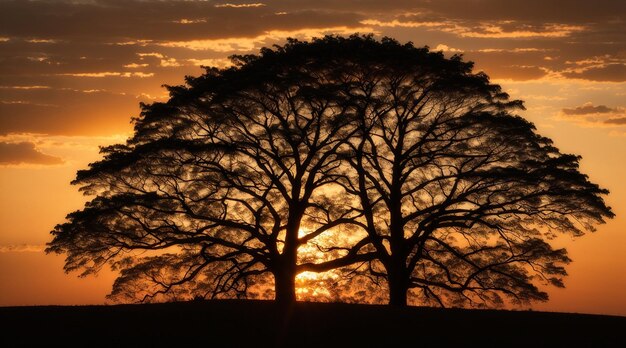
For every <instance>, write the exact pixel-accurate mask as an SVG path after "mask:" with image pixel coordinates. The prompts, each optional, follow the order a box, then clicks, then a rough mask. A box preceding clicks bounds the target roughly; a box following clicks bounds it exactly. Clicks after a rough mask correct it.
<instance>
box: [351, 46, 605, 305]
mask: <svg viewBox="0 0 626 348" xmlns="http://www.w3.org/2000/svg"><path fill="white" fill-rule="evenodd" d="M362 44H363V45H362V47H361V48H360V49H356V48H355V47H351V48H350V49H349V50H348V51H351V52H356V53H355V55H354V56H352V59H353V60H354V61H355V62H358V63H357V64H355V65H354V66H353V67H352V68H351V77H352V78H351V79H350V81H349V84H350V85H351V86H352V89H351V91H350V93H351V95H352V96H353V98H351V100H354V101H355V109H356V110H357V112H356V113H357V119H358V121H357V122H358V127H359V128H360V132H359V136H357V137H356V138H355V139H353V140H352V141H351V142H350V144H351V151H350V152H349V153H348V154H347V156H346V161H347V162H349V163H350V165H351V166H352V168H353V169H354V170H353V171H352V173H351V174H348V175H347V176H346V177H345V180H343V181H342V182H343V183H344V187H345V188H346V190H347V192H349V193H350V194H352V195H353V196H354V197H358V200H359V201H360V204H361V212H362V214H363V216H364V217H365V224H366V230H367V233H368V234H369V236H370V241H371V243H372V246H373V247H374V248H375V250H376V255H377V256H376V259H375V260H374V261H373V262H371V264H370V267H369V270H368V272H369V273H370V274H373V275H375V276H378V277H382V278H384V279H385V280H387V283H388V287H389V302H390V304H393V305H406V304H407V294H409V292H410V294H411V295H413V296H414V297H415V299H414V300H415V301H416V302H418V303H421V304H435V305H442V306H444V305H463V304H470V305H480V304H499V303H502V298H501V295H505V296H506V297H508V298H509V299H510V300H512V301H514V302H529V301H532V300H547V294H546V293H545V292H543V291H540V290H539V289H538V288H537V286H536V284H535V280H539V281H544V282H547V283H549V284H552V285H556V286H559V287H562V286H563V283H562V277H563V276H564V275H566V272H565V269H564V268H563V265H564V264H567V263H568V262H569V261H570V259H569V258H568V257H567V252H566V250H565V249H556V250H555V249H553V248H552V247H551V246H550V244H549V243H548V242H547V241H546V240H548V239H551V238H552V237H554V236H555V235H556V234H557V233H560V232H563V233H569V234H571V235H574V236H579V235H582V234H583V233H584V231H585V230H593V224H594V223H603V222H604V220H603V219H604V218H607V217H608V218H611V217H613V213H612V212H611V210H610V208H608V207H607V206H606V205H605V204H604V202H603V200H602V198H601V197H600V196H601V195H603V194H607V193H608V191H606V190H604V189H601V188H599V187H598V186H597V185H595V184H593V183H591V182H589V181H588V179H587V177H586V176H585V175H583V174H581V173H580V172H579V171H578V162H579V160H580V157H577V156H574V155H568V154H562V153H560V152H559V150H558V149H557V148H555V147H554V146H553V145H552V141H551V140H550V139H547V138H545V137H541V136H539V135H537V134H536V133H535V127H534V125H533V124H531V123H530V122H528V121H526V120H524V119H522V118H521V117H518V116H516V115H514V114H513V112H514V111H515V110H516V109H521V108H523V105H522V102H521V101H519V100H509V96H508V95H507V94H506V93H504V92H502V91H501V88H500V86H498V85H494V84H490V83H489V79H488V77H487V76H486V75H485V74H483V73H478V74H474V73H472V65H473V64H472V63H471V62H463V61H462V59H461V57H460V56H453V57H452V58H451V59H445V58H444V57H443V55H442V54H441V53H433V52H429V51H428V49H426V48H414V47H413V46H411V45H410V44H409V45H399V44H398V43H397V42H395V41H393V40H388V39H384V40H383V41H382V42H381V43H375V42H372V41H371V40H366V41H365V42H363V43H362ZM362 57H367V58H362Z"/></svg>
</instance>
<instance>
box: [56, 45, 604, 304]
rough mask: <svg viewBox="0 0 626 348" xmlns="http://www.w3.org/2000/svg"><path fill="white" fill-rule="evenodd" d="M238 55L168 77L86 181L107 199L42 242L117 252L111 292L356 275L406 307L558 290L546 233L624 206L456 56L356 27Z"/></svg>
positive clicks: (78, 254)
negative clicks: (169, 82)
mask: <svg viewBox="0 0 626 348" xmlns="http://www.w3.org/2000/svg"><path fill="white" fill-rule="evenodd" d="M233 62H234V66H233V67H232V68H228V69H222V70H220V69H215V68H208V69H207V70H206V73H205V74H204V75H202V76H200V77H197V78H193V77H187V78H186V85H185V86H174V87H167V88H168V90H169V92H170V99H169V100H168V101H167V102H165V103H153V104H150V105H142V113H141V115H140V116H139V117H138V118H136V119H135V120H134V125H135V133H134V135H133V136H132V137H131V138H130V139H129V140H128V141H127V143H126V144H119V145H113V146H109V147H105V148H103V149H102V153H103V155H104V158H103V159H102V160H101V161H99V162H96V163H92V164H90V168H89V169H87V170H82V171H79V172H78V174H77V178H76V180H75V181H74V182H73V183H74V184H77V185H81V190H82V191H83V192H85V193H86V194H88V195H95V196H96V197H95V198H94V199H93V200H92V201H91V202H89V203H87V204H86V206H85V208H84V209H83V210H81V211H77V212H74V213H71V214H69V215H68V217H67V219H68V221H67V222H65V223H63V224H60V225H57V226H56V227H55V229H54V231H53V232H52V233H53V235H54V239H53V240H52V242H50V243H49V246H48V249H47V252H56V253H63V254H66V255H67V257H66V264H65V269H66V271H73V270H82V274H83V275H87V274H91V273H95V272H97V271H98V270H99V269H100V268H101V267H102V266H103V265H105V264H107V263H108V264H110V265H112V266H113V267H114V268H115V269H118V270H120V277H119V278H118V279H117V280H116V282H115V284H114V287H113V291H112V293H111V295H110V296H111V297H112V298H118V299H139V300H144V301H145V300H152V299H155V298H156V299H159V298H161V297H163V296H169V297H172V298H177V299H189V298H197V297H201V298H204V297H233V296H236V297H244V296H257V297H268V296H269V294H270V293H271V292H272V291H271V290H268V285H269V284H272V280H273V284H274V291H273V293H274V296H275V298H276V299H277V300H278V301H280V302H285V303H289V302H292V301H294V300H295V298H296V295H295V283H294V280H295V278H296V276H297V275H298V274H299V273H301V272H304V271H313V272H321V271H327V270H331V269H337V268H341V267H344V266H351V267H350V268H348V270H349V271H350V272H351V273H352V274H359V273H362V274H365V275H367V276H369V277H374V278H375V279H376V278H380V279H383V280H385V281H386V283H387V284H388V288H389V301H390V303H391V304H395V305H406V303H407V294H410V295H413V296H415V298H416V301H417V300H419V301H423V302H425V303H436V304H440V305H447V304H462V303H467V302H469V303H470V304H476V303H498V302H500V301H502V300H501V298H500V297H501V295H503V294H504V295H506V296H508V297H510V298H512V299H513V300H517V301H530V300H545V299H546V298H547V295H546V294H545V293H544V292H542V291H540V290H539V289H538V288H537V287H536V285H535V279H537V278H539V279H543V280H545V281H547V282H549V283H551V284H554V285H557V286H562V282H561V277H562V276H563V275H565V270H564V268H563V264H565V263H567V262H568V261H569V259H568V258H567V254H566V252H565V250H563V249H558V250H554V249H553V248H552V247H551V246H550V245H549V244H548V242H547V241H546V239H549V238H550V237H552V236H553V235H554V234H555V233H557V232H566V233H571V234H573V235H581V234H582V233H583V232H584V231H585V230H593V224H595V223H601V222H603V219H604V218H606V217H612V215H613V214H612V213H611V211H610V209H609V208H608V207H606V206H605V204H604V202H603V200H602V199H601V195H603V194H606V193H607V191H606V190H603V189H601V188H599V187H598V186H597V185H595V184H592V183H590V182H589V181H588V180H587V177H586V176H584V175H583V174H581V173H579V171H578V161H579V159H580V158H579V157H576V156H573V155H565V154H561V153H560V152H559V151H558V150H557V149H556V148H555V147H553V146H552V144H551V141H550V140H549V139H547V138H543V137H541V136H539V135H537V134H536V133H535V132H534V126H533V125H532V124H531V123H529V122H527V121H525V120H523V119H521V118H520V117H517V116H515V115H514V114H513V112H514V111H515V109H516V108H521V107H522V104H521V102H520V101H510V100H509V99H508V96H507V95H506V94H505V93H503V92H501V90H500V87H499V86H497V85H493V84H490V83H489V80H488V78H487V76H486V75H484V74H481V73H478V74H474V73H472V71H471V70H472V64H471V63H469V62H463V61H462V59H461V57H459V56H453V57H452V58H450V59H446V58H444V56H443V55H442V54H441V53H433V52H429V50H428V49H427V48H415V47H414V46H413V45H412V44H410V43H409V44H405V45H401V44H399V43H398V42H396V41H394V40H392V39H388V38H385V39H383V40H382V41H376V40H375V39H373V38H372V37H371V36H358V35H354V36H351V37H349V38H341V37H332V36H327V37H324V38H321V39H315V40H313V41H312V42H310V43H308V42H300V41H297V40H290V41H289V42H288V43H287V44H285V45H284V46H275V48H274V49H267V48H265V49H262V50H261V54H260V55H247V56H234V57H233ZM324 236H333V238H330V239H329V240H332V243H328V242H324V241H323V237H324ZM304 246H307V247H309V248H315V249H316V250H318V251H319V252H318V253H317V254H316V255H313V256H312V255H303V254H302V253H301V254H299V251H302V250H303V247H304ZM364 265H366V266H367V267H363V266H364Z"/></svg>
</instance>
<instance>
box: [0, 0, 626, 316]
mask: <svg viewBox="0 0 626 348" xmlns="http://www.w3.org/2000/svg"><path fill="white" fill-rule="evenodd" d="M228 3H230V5H232V6H230V5H228V6H227V5H225V4H226V2H219V1H185V2H182V1H173V0H172V1H159V2H154V1H147V2H146V1H125V2H120V1H115V0H94V1H33V2H21V1H6V2H2V3H0V23H2V25H0V190H1V192H2V196H1V199H0V221H1V222H2V224H1V225H0V226H1V227H0V284H2V286H0V306H6V305H34V304H38V305H43V304H99V303H104V295H105V294H107V293H108V291H109V290H110V287H111V284H112V281H113V279H114V275H113V274H111V273H110V272H105V273H104V274H102V275H100V276H99V277H97V278H85V279H77V278H76V274H69V275H65V274H64V273H63V271H62V264H63V263H62V258H61V257H58V256H53V255H44V254H43V252H42V250H43V246H44V244H45V243H46V242H48V241H49V240H50V235H49V231H50V230H51V229H52V228H53V226H54V225H55V224H57V223H60V222H62V221H63V219H64V216H65V215H66V214H67V213H69V212H71V211H73V210H76V209H80V208H81V207H82V205H83V203H84V202H85V200H86V197H83V196H82V195H81V194H80V193H78V192H77V188H76V187H72V186H71V185H69V182H70V181H71V180H72V179H73V178H74V176H75V173H76V171H77V170H79V169H82V168H85V167H86V165H87V164H88V163H89V162H92V161H94V160H97V159H98V158H99V155H98V146H99V145H108V144H112V143H117V142H123V141H124V140H125V138H126V137H127V136H128V135H129V134H130V132H131V131H132V126H131V124H130V119H131V117H133V116H136V115H137V114H138V113H139V106H138V103H139V102H140V101H142V102H151V101H155V100H164V99H165V98H166V93H165V91H164V89H163V88H162V87H161V85H162V84H181V83H183V77H184V76H185V75H199V74H201V73H202V69H201V68H200V65H203V64H204V65H216V66H226V65H227V64H228V60H227V57H228V56H229V55H231V54H245V53H255V52H257V51H258V49H259V48H260V47H263V46H271V45H272V44H274V43H278V44H280V43H283V42H284V41H285V39H286V38H287V37H297V38H300V39H307V38H310V37H313V36H321V35H325V34H340V35H349V34H351V33H354V32H361V33H375V34H376V35H377V36H378V37H380V36H391V37H394V38H396V39H397V40H399V41H401V42H406V41H412V42H414V44H415V45H416V46H423V45H428V46H430V47H431V48H432V49H435V50H441V51H443V52H444V54H445V55H446V56H450V55H452V54H461V53H462V54H463V55H464V57H465V59H467V60H472V61H475V63H476V70H477V71H479V70H482V71H485V72H486V73H487V74H488V75H489V76H491V77H492V81H493V82H496V83H499V84H500V85H501V86H502V87H503V89H504V90H505V91H506V92H508V93H509V94H510V95H511V97H512V98H516V99H522V100H524V101H525V105H526V107H527V110H526V111H523V112H521V113H520V114H521V115H522V116H523V117H525V118H527V119H529V120H530V121H532V122H534V123H535V125H536V126H537V129H538V132H539V133H540V134H542V135H545V136H548V137H549V138H551V139H553V140H554V142H555V145H556V146H557V147H558V148H560V149H561V150H562V151H563V152H567V153H574V154H578V155H582V157H583V159H582V161H581V171H582V172H584V173H586V174H588V175H589V177H590V179H591V181H593V182H595V183H598V184H600V185H601V186H602V187H604V188H607V189H609V190H610V191H611V194H610V195H608V196H607V197H606V201H607V203H608V205H610V206H611V207H612V208H613V211H614V212H615V214H616V218H615V219H613V220H611V221H609V222H608V223H607V224H605V225H602V226H599V227H598V231H597V232H594V233H592V234H588V235H586V236H583V237H581V238H576V239H575V240H572V239H571V238H569V237H562V238H558V239H557V240H555V241H554V243H555V245H559V246H564V247H567V249H568V250H569V252H570V257H571V258H572V259H573V260H574V262H573V263H572V264H571V265H570V266H569V267H568V268H567V269H568V272H569V273H570V276H569V277H568V278H566V289H554V288H548V289H547V290H548V292H549V293H550V296H551V300H550V301H549V302H547V303H544V304H538V305H536V306H534V307H533V308H535V309H538V310H553V311H567V312H583V313H600V314H617V315H626V296H625V295H624V294H626V257H625V256H624V255H626V183H625V182H624V179H623V178H624V173H626V34H625V33H626V18H625V16H624V13H626V2H619V1H611V0H603V1H597V2H594V4H592V5H593V6H591V5H590V4H588V3H587V2H584V1H578V0H577V1H571V2H568V4H567V5H563V4H562V3H560V2H559V1H549V0H543V1H535V0H533V1H529V0H526V1H522V0H515V1H508V2H506V6H504V5H503V4H502V3H503V2H501V1H497V0H477V1H473V2H472V4H473V5H472V6H471V7H470V6H468V5H467V4H468V2H466V1H460V0H442V1H437V2H436V3H435V2H429V1H408V0H407V1H396V2H387V1H375V0H368V1H356V0H354V1H342V2H331V1H313V0H310V1H309V0H306V1H299V2H290V1H279V0H277V1H263V2H262V3H261V2H259V3H257V4H260V5H258V6H243V5H246V2H242V1H229V2H228ZM251 3H252V2H249V3H248V5H249V4H251ZM222 5H223V6H222Z"/></svg>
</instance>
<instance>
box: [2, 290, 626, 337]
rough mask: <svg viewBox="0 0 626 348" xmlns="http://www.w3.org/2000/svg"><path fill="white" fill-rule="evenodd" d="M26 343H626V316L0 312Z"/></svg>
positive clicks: (246, 305) (263, 309)
mask: <svg viewBox="0 0 626 348" xmlns="http://www.w3.org/2000/svg"><path fill="white" fill-rule="evenodd" d="M285 313H286V314H285ZM24 346H36V347H43V346H58V347H157V346H158V347H163V346H170V347H185V346H193V347H274V346H283V347H429V346H435V347H448V346H456V347H529V348H530V347H626V317H611V316H598V315H582V314H561V313H544V312H516V311H491V310H460V309H434V308H406V309H399V308H390V307H387V306H366V305H348V304H323V303H297V304H296V305H295V306H294V307H292V308H290V309H288V310H286V311H283V310H282V309H281V308H279V307H277V306H276V305H275V304H274V303H273V302H265V301H206V302H185V303H166V304H150V305H118V306H80V307H78V306H77V307H56V306H50V307H5V308H0V347H24Z"/></svg>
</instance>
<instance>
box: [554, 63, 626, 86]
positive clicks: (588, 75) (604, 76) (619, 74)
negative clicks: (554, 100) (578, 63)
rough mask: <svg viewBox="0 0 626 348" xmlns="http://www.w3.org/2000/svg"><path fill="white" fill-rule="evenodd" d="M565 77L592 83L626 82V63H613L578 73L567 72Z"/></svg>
mask: <svg viewBox="0 0 626 348" xmlns="http://www.w3.org/2000/svg"><path fill="white" fill-rule="evenodd" d="M563 76H565V77H569V78H575V79H585V80H591V81H611V82H623V81H626V63H613V64H606V65H599V66H593V67H590V68H584V69H581V70H578V71H566V72H564V73H563Z"/></svg>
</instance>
